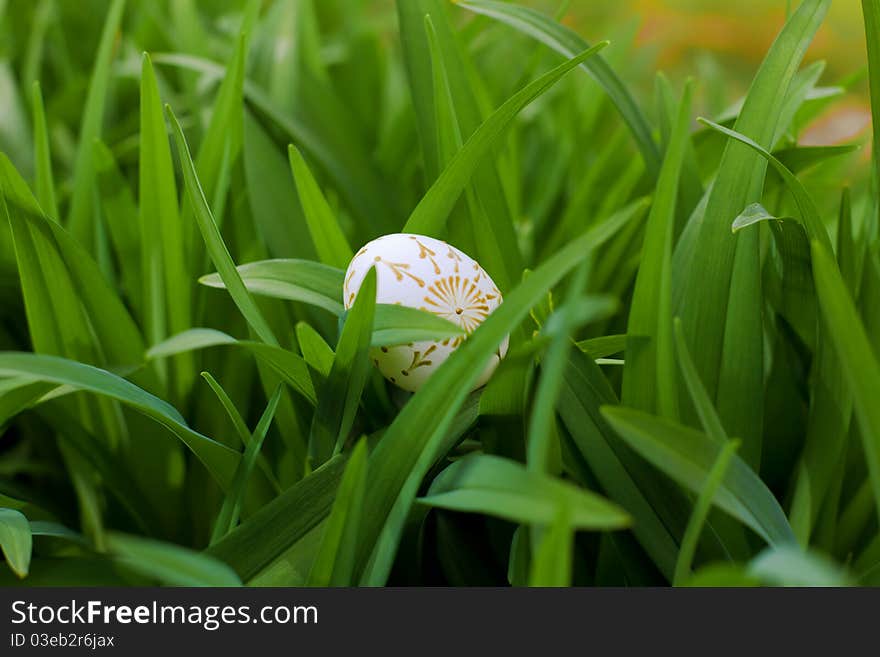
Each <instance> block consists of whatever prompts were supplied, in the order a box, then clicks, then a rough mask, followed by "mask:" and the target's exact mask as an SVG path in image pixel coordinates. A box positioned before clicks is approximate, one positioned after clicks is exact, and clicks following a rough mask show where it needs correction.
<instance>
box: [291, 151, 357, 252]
mask: <svg viewBox="0 0 880 657" xmlns="http://www.w3.org/2000/svg"><path fill="white" fill-rule="evenodd" d="M287 155H288V159H289V160H290V168H291V170H292V171H293V179H294V181H295V182H296V189H297V192H298V193H299V199H300V203H302V208H303V215H304V216H305V219H306V223H307V225H308V227H309V233H310V234H311V236H312V242H313V243H314V245H315V250H316V251H317V252H318V258H319V259H320V261H321V262H323V263H324V264H326V265H330V266H331V267H340V268H343V269H344V268H345V267H347V266H348V263H349V262H351V258H352V256H353V255H354V252H353V251H352V250H351V247H350V246H349V245H348V241H347V240H346V239H345V234H344V233H343V232H342V229H341V228H340V227H339V223H338V222H337V220H336V216H335V215H334V214H333V211H332V210H331V209H330V206H329V205H328V203H327V200H326V199H325V198H324V194H323V193H322V192H321V188H320V187H318V183H317V182H316V181H315V178H314V177H313V176H312V172H311V171H310V170H309V167H308V165H307V164H306V161H305V160H304V159H303V156H302V154H301V153H300V152H299V150H298V149H297V148H296V146H294V145H293V144H291V145H290V146H289V147H288V149H287Z"/></svg>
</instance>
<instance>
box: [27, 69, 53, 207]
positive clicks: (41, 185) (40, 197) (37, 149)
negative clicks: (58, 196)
mask: <svg viewBox="0 0 880 657" xmlns="http://www.w3.org/2000/svg"><path fill="white" fill-rule="evenodd" d="M32 92H33V93H32V101H31V102H32V105H33V122H34V169H35V185H34V186H35V188H36V192H37V201H38V202H39V204H40V207H41V208H43V212H45V213H46V214H47V215H48V216H49V218H50V219H52V220H53V221H55V222H57V221H59V220H60V216H59V214H58V203H57V201H56V200H55V179H54V177H53V176H52V155H51V153H50V151H49V130H48V129H47V128H46V112H45V110H44V109H43V94H42V93H41V92H40V83H39V82H37V81H36V80H35V81H34V86H33V90H32Z"/></svg>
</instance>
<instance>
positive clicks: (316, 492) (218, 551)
mask: <svg viewBox="0 0 880 657" xmlns="http://www.w3.org/2000/svg"><path fill="white" fill-rule="evenodd" d="M346 461H347V457H346V455H342V454H340V455H337V456H335V457H333V458H331V459H330V460H329V461H327V462H326V463H325V464H324V465H322V466H321V467H320V468H318V469H317V470H315V471H314V472H313V473H311V474H310V475H308V476H307V477H304V478H303V479H301V480H299V481H298V482H297V483H295V484H293V485H292V486H291V487H289V488H288V489H287V490H285V491H284V492H283V493H282V494H281V495H279V496H278V497H276V498H275V499H274V500H272V501H271V502H269V504H267V505H265V506H264V507H262V508H261V509H260V510H259V511H257V512H256V513H254V515H252V516H251V517H250V518H248V519H247V520H246V521H245V522H243V523H242V524H240V525H239V526H238V527H236V528H235V529H233V530H232V531H231V532H229V534H227V535H226V536H225V537H224V538H223V539H221V540H220V541H219V542H218V543H216V544H215V545H212V546H211V547H210V548H208V550H207V553H208V554H209V555H212V556H214V557H217V558H218V559H220V560H222V561H224V562H226V563H228V564H229V565H230V566H232V568H233V569H235V571H236V572H237V573H238V574H239V576H240V577H241V578H242V580H244V581H247V580H249V579H250V578H251V577H253V576H254V575H256V574H257V573H258V572H260V571H261V570H262V569H263V568H264V567H266V566H267V565H268V564H269V563H271V562H272V560H273V559H275V558H276V557H277V556H278V555H280V554H281V553H283V552H284V551H285V550H286V549H287V548H289V547H290V546H291V545H293V544H294V543H296V541H298V540H299V539H300V538H302V537H303V536H305V535H306V534H308V532H309V531H310V530H312V529H314V528H315V527H316V526H317V525H318V523H319V522H321V521H322V520H323V519H324V518H325V517H326V515H327V513H329V512H330V508H331V506H332V505H333V500H334V498H335V495H336V491H337V489H338V487H339V482H340V480H341V478H342V474H343V471H344V468H345V463H346Z"/></svg>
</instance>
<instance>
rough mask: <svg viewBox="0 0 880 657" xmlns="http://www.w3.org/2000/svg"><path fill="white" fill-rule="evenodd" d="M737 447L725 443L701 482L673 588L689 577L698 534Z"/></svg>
mask: <svg viewBox="0 0 880 657" xmlns="http://www.w3.org/2000/svg"><path fill="white" fill-rule="evenodd" d="M737 447H739V441H736V440H731V441H729V442H727V443H726V444H725V445H724V447H723V449H722V450H721V452H720V453H719V454H718V458H717V459H715V463H713V464H712V467H711V468H710V469H709V472H708V473H707V474H706V480H705V481H704V482H703V486H702V488H700V493H699V495H698V496H697V501H696V503H695V504H694V508H693V510H692V511H691V518H690V520H688V524H687V528H686V529H685V532H684V536H683V537H682V539H681V547H680V548H679V551H678V559H677V560H676V562H675V574H674V575H673V577H672V583H673V585H674V586H681V585H683V584H684V582H685V580H686V579H687V578H688V577H690V575H691V564H692V563H693V560H694V553H695V552H696V550H697V542H698V541H699V540H700V533H701V532H702V531H703V526H704V525H705V524H706V518H707V517H708V515H709V510H710V509H711V508H712V503H713V500H714V498H715V494H716V493H717V492H718V488H719V487H720V486H721V482H722V481H724V476H725V475H726V474H727V467H728V466H729V465H730V459H731V458H733V455H734V453H735V452H736V450H737Z"/></svg>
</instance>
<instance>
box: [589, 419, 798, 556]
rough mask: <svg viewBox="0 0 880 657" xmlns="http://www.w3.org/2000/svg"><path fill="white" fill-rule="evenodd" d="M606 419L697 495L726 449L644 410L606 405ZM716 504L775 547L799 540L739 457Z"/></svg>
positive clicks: (637, 449) (779, 510) (756, 476)
mask: <svg viewBox="0 0 880 657" xmlns="http://www.w3.org/2000/svg"><path fill="white" fill-rule="evenodd" d="M602 414H603V415H604V416H605V418H606V419H607V420H608V421H609V422H610V423H611V425H612V426H613V427H614V428H615V430H616V431H617V432H618V434H619V435H620V436H621V438H623V439H624V440H626V441H627V443H629V445H630V446H631V447H632V448H633V449H635V450H636V451H637V452H639V454H641V455H642V456H643V457H644V458H645V459H647V460H648V461H650V462H651V463H652V464H653V465H654V466H656V467H657V468H660V469H661V470H663V471H664V472H666V473H667V474H668V475H669V476H671V477H673V478H674V479H676V480H677V481H678V482H679V483H681V484H682V485H683V486H685V487H687V488H689V489H690V490H692V491H694V492H695V493H699V492H700V490H701V488H702V482H704V481H705V479H706V474H707V473H708V472H709V471H710V470H711V468H712V464H713V463H715V462H716V461H717V459H718V455H719V454H720V452H721V451H722V450H723V449H724V445H722V444H719V443H717V442H715V441H713V440H710V439H709V438H708V437H707V436H706V434H704V433H702V432H699V431H696V430H694V429H689V428H687V427H684V426H682V425H680V424H678V423H676V422H672V421H670V420H666V419H663V418H659V417H657V416H654V415H649V414H647V413H643V412H641V411H637V410H634V409H629V408H624V407H622V406H616V407H615V406H606V407H603V409H602ZM715 503H716V504H717V505H718V506H719V507H721V508H722V509H724V510H725V511H727V513H729V514H730V515H732V516H734V517H735V518H737V519H739V520H740V521H741V522H743V523H744V524H746V525H747V526H748V527H750V528H751V529H752V530H754V531H755V532H756V533H757V534H758V535H759V536H761V537H762V538H763V539H764V540H765V541H767V542H768V543H770V544H771V545H776V544H781V543H789V542H794V540H795V538H794V533H793V532H792V530H791V526H790V525H789V524H788V521H787V520H786V518H785V514H784V513H783V511H782V509H781V508H780V506H779V503H778V502H777V501H776V498H774V497H773V494H772V493H771V492H770V490H769V489H768V488H767V487H766V486H765V485H764V483H763V482H762V481H761V479H760V478H759V477H758V475H756V474H755V472H754V471H753V470H752V469H751V468H750V467H749V466H748V465H747V464H746V463H745V462H744V461H743V460H742V459H740V458H739V457H736V456H732V457H731V461H730V465H729V467H728V470H727V474H726V475H725V477H724V479H723V481H722V484H721V486H720V487H719V489H718V491H717V494H716V496H715Z"/></svg>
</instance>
